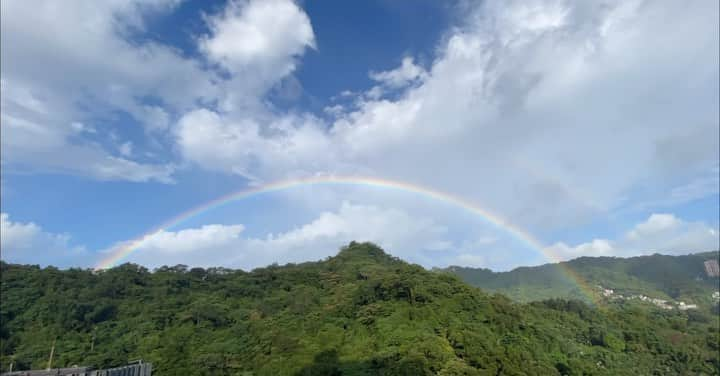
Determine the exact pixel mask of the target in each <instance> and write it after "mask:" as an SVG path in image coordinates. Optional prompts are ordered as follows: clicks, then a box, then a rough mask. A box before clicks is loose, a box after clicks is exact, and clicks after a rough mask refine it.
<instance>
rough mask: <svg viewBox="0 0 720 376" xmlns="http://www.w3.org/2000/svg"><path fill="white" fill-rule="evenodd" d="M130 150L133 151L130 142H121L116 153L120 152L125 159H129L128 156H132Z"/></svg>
mask: <svg viewBox="0 0 720 376" xmlns="http://www.w3.org/2000/svg"><path fill="white" fill-rule="evenodd" d="M132 150H133V143H132V141H127V142H123V143H122V144H120V146H119V147H118V151H119V152H120V154H122V155H123V156H125V157H129V156H130V155H132Z"/></svg>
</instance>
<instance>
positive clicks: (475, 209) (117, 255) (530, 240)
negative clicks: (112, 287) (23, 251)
mask: <svg viewBox="0 0 720 376" xmlns="http://www.w3.org/2000/svg"><path fill="white" fill-rule="evenodd" d="M307 185H362V186H370V187H376V188H383V189H392V190H398V191H404V192H410V193H414V194H417V195H420V196H424V197H427V198H431V199H434V200H437V201H441V202H445V203H448V204H451V205H454V206H457V207H459V208H462V209H464V210H466V211H468V212H471V213H473V214H475V215H477V216H479V217H480V218H481V219H482V220H484V221H485V222H487V223H490V224H492V225H494V226H496V227H498V228H501V229H503V230H504V231H506V232H507V233H509V234H511V235H512V236H513V238H515V239H516V240H519V241H520V242H522V243H524V244H525V245H526V246H528V247H529V248H531V249H533V250H536V251H538V252H540V253H541V254H543V255H544V256H545V257H547V258H549V259H550V260H552V261H555V262H559V261H561V259H560V258H559V257H558V256H557V255H556V254H554V253H552V252H551V250H550V249H549V248H548V247H545V246H544V245H543V244H542V243H541V242H540V241H538V240H537V239H536V238H535V237H534V236H533V235H532V234H530V233H528V232H527V231H523V230H522V229H521V228H519V227H517V226H515V225H514V224H512V223H511V222H509V221H507V220H505V219H504V218H502V217H501V216H499V215H497V214H494V213H492V212H490V211H488V210H486V209H484V208H482V207H480V206H478V205H477V204H475V203H473V202H471V201H469V200H466V199H464V198H461V197H458V196H454V195H451V194H449V193H445V192H441V191H438V190H435V189H432V188H428V187H423V186H420V185H415V184H410V183H406V182H402V181H395V180H387V179H379V178H373V177H358V176H349V177H348V176H318V177H310V178H301V179H292V180H283V181H278V182H274V183H270V184H266V185H262V186H258V187H253V188H249V189H243V190H240V191H236V192H232V193H229V194H227V195H224V196H221V197H218V198H216V199H214V200H212V201H209V202H207V203H204V204H202V205H199V206H196V207H194V208H192V209H190V210H187V211H185V212H182V213H180V214H179V215H177V216H175V217H173V218H170V219H169V220H167V221H165V222H163V223H162V224H160V225H159V226H156V227H154V228H153V229H151V230H150V231H148V232H146V233H145V234H143V235H141V236H139V237H137V238H135V239H133V240H130V241H128V242H124V243H122V244H120V245H119V246H117V247H116V248H115V249H113V250H111V251H110V254H109V255H108V256H107V257H106V258H104V259H103V260H102V261H100V263H98V265H97V266H96V267H95V269H107V268H110V267H112V266H114V265H117V264H118V263H120V261H122V260H123V259H125V258H127V257H128V256H129V255H130V254H132V253H133V252H134V251H136V250H137V249H138V247H139V246H140V245H141V244H142V243H143V242H144V241H145V240H147V239H149V238H151V237H153V236H154V235H156V234H158V233H161V232H163V231H166V230H168V229H170V228H172V227H174V226H177V225H178V224H180V223H182V222H183V221H185V220H187V219H189V218H192V217H194V216H195V215H198V214H200V213H203V212H206V211H209V210H212V209H213V208H216V207H219V206H222V205H225V204H227V203H230V202H233V201H238V200H243V199H246V198H249V197H252V196H256V195H261V194H266V193H270V192H277V191H282V190H287V189H290V188H295V187H300V186H307ZM560 267H561V268H563V270H564V272H565V274H566V275H567V276H568V277H570V278H571V279H572V280H573V281H574V282H575V283H576V284H577V285H578V287H579V288H580V290H581V291H582V292H583V293H584V294H585V295H587V296H588V297H589V298H590V299H591V300H594V299H593V295H594V294H593V293H592V289H591V288H590V286H587V284H586V282H585V281H584V279H583V278H581V277H580V276H578V275H577V274H576V273H575V272H574V271H573V270H572V269H570V268H568V267H566V266H564V265H563V264H560Z"/></svg>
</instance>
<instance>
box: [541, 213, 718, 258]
mask: <svg viewBox="0 0 720 376" xmlns="http://www.w3.org/2000/svg"><path fill="white" fill-rule="evenodd" d="M718 249H720V232H718V229H717V228H713V227H711V226H708V225H707V224H705V223H702V222H688V221H685V220H682V219H680V218H678V217H676V216H674V215H672V214H652V215H650V217H649V218H648V219H647V220H646V221H644V222H641V223H638V224H637V225H635V226H634V227H633V228H632V229H630V230H629V231H627V232H626V233H625V234H624V235H623V236H622V237H621V238H619V239H616V240H609V239H593V240H592V241H589V242H586V243H582V244H578V245H575V246H570V245H567V244H565V243H563V242H558V243H556V244H553V245H552V246H550V247H548V248H547V249H546V252H548V253H549V254H552V255H554V256H556V257H557V258H559V259H563V260H568V259H572V258H576V257H580V256H619V257H629V256H637V255H643V254H652V253H656V252H657V253H664V254H687V253H693V252H702V251H712V250H718Z"/></svg>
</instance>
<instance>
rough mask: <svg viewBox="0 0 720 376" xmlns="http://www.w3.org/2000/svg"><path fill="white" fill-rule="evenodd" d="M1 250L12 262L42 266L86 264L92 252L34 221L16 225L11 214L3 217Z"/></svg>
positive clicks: (0, 238)
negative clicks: (74, 244)
mask: <svg viewBox="0 0 720 376" xmlns="http://www.w3.org/2000/svg"><path fill="white" fill-rule="evenodd" d="M0 233H1V234H2V236H0V249H1V250H2V259H3V260H5V261H8V262H16V263H23V264H41V265H56V266H58V265H60V266H65V265H79V264H83V263H84V262H85V260H83V259H87V257H88V256H89V253H88V252H87V251H86V250H85V248H84V247H80V246H73V245H71V242H70V237H69V236H68V235H65V234H53V233H50V232H47V231H45V230H43V229H42V227H40V226H39V225H37V224H35V223H33V222H27V223H21V222H13V221H12V220H11V219H10V215H9V214H7V213H1V214H0Z"/></svg>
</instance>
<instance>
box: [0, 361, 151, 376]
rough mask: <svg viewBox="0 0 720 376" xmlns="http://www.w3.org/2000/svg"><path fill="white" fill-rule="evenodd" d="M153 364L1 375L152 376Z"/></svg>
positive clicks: (19, 372)
mask: <svg viewBox="0 0 720 376" xmlns="http://www.w3.org/2000/svg"><path fill="white" fill-rule="evenodd" d="M151 375H152V364H151V363H145V362H142V361H138V363H136V364H130V365H127V366H122V367H117V368H109V369H92V367H73V368H53V369H46V370H33V371H15V372H5V373H3V374H1V375H0V376H151Z"/></svg>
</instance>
